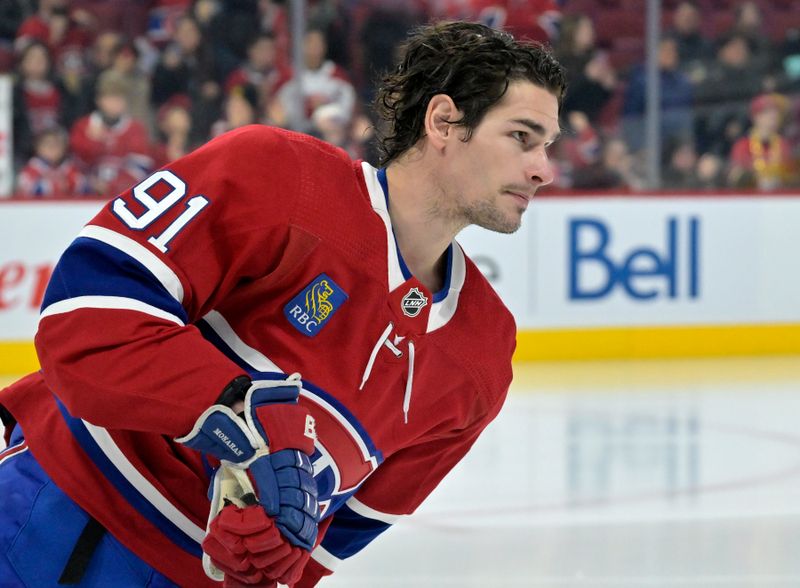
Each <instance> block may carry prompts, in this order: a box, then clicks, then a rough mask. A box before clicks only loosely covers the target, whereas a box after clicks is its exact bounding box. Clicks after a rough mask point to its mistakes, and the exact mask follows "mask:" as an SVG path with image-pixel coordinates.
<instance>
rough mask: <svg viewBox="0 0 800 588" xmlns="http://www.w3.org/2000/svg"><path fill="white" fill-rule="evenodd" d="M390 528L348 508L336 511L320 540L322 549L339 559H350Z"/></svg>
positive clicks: (344, 507) (388, 525) (345, 506)
mask: <svg viewBox="0 0 800 588" xmlns="http://www.w3.org/2000/svg"><path fill="white" fill-rule="evenodd" d="M389 527H391V525H390V524H388V523H384V522H382V521H376V520H375V519H370V518H367V517H362V516H361V515H360V514H358V513H357V512H355V511H354V510H353V509H351V508H350V507H349V506H347V505H344V506H342V507H341V508H340V509H339V510H337V511H336V515H335V516H334V517H333V520H332V521H331V525H330V527H328V530H327V531H326V532H325V537H323V538H322V547H324V548H325V550H326V551H328V552H329V553H330V554H331V555H334V556H335V557H338V558H339V559H345V558H348V557H351V556H353V555H355V554H356V553H358V552H359V551H361V550H362V549H364V548H365V547H366V546H367V545H368V544H369V543H370V541H372V540H373V539H375V537H377V536H378V535H380V534H381V533H383V532H384V531H385V530H386V529H388V528H389Z"/></svg>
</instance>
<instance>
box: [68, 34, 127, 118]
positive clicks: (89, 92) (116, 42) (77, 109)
mask: <svg viewBox="0 0 800 588" xmlns="http://www.w3.org/2000/svg"><path fill="white" fill-rule="evenodd" d="M122 43H123V39H122V35H120V34H119V33H118V32H116V31H103V32H102V33H100V34H99V35H97V36H96V37H95V39H94V42H93V43H92V46H91V48H90V49H89V50H88V51H87V52H86V56H85V58H84V57H83V56H82V57H81V58H80V59H76V60H73V61H71V62H70V63H69V64H65V67H64V68H62V70H61V72H60V80H61V83H62V85H63V87H64V110H63V120H64V126H66V127H67V128H70V127H71V126H72V125H73V124H74V123H75V121H76V120H78V119H79V118H80V117H82V116H86V115H87V114H89V113H90V112H92V110H93V109H94V100H95V92H96V89H97V81H98V79H99V78H100V74H101V73H103V72H104V71H105V70H106V69H108V68H109V67H111V64H112V62H113V60H114V56H115V55H116V54H117V52H118V51H119V49H120V47H121V46H122Z"/></svg>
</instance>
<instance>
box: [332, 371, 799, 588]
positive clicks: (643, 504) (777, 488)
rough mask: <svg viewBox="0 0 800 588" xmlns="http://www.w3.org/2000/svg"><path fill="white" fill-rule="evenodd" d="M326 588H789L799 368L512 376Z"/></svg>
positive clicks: (793, 565) (795, 570)
mask: <svg viewBox="0 0 800 588" xmlns="http://www.w3.org/2000/svg"><path fill="white" fill-rule="evenodd" d="M321 585H323V586H326V587H330V588H335V587H340V588H345V587H348V588H357V587H363V588H367V587H369V588H374V587H385V588H389V587H401V586H402V587H406V586H414V587H420V588H421V587H426V588H428V587H430V588H433V587H439V586H443V587H444V586H447V587H449V586H453V587H455V586H458V587H475V588H477V587H481V588H501V587H523V586H535V587H554V588H567V587H569V588H572V587H595V586H596V587H602V588H611V587H615V588H616V587H619V588H623V587H624V588H650V587H658V588H672V587H684V586H692V587H703V588H741V587H754V588H755V587H758V588H771V587H800V358H798V357H794V358H784V359H780V358H776V359H730V360H692V361H652V362H615V363H611V362H604V363H596V364H593V363H580V364H578V363H561V364H530V365H526V366H518V369H517V370H516V378H515V384H514V386H513V388H512V395H511V396H510V398H509V400H508V403H507V405H506V406H505V408H504V409H503V411H502V412H501V414H500V416H499V417H498V419H497V420H496V421H495V423H493V424H492V425H491V426H490V428H489V429H487V431H486V433H485V434H484V436H483V437H482V438H481V439H480V440H479V441H478V443H477V444H476V445H475V447H474V448H473V451H472V452H471V453H470V454H469V455H468V456H467V457H466V458H465V460H464V461H463V462H462V463H461V464H459V466H458V467H457V469H456V470H455V471H454V472H453V473H452V474H451V476H450V477H449V478H447V479H446V480H445V481H444V482H443V483H442V485H441V486H440V487H439V488H438V489H437V491H436V492H435V493H434V494H433V495H432V496H431V498H430V499H429V502H427V503H426V504H425V505H423V507H422V508H420V510H419V511H418V512H417V513H416V514H415V515H414V516H412V517H410V518H409V519H408V520H406V521H405V522H404V523H401V524H398V525H397V526H396V527H395V528H394V529H392V530H390V531H388V532H387V533H386V535H384V536H383V537H380V538H379V539H378V540H377V541H376V542H375V543H374V544H373V545H371V546H369V547H367V548H366V550H365V551H363V552H362V553H361V554H360V555H359V556H356V557H355V558H353V559H351V560H350V561H346V562H344V563H343V564H342V565H341V566H340V568H339V570H338V572H337V573H336V574H335V575H334V576H332V577H331V578H330V579H329V580H327V581H326V582H324V583H322V584H321Z"/></svg>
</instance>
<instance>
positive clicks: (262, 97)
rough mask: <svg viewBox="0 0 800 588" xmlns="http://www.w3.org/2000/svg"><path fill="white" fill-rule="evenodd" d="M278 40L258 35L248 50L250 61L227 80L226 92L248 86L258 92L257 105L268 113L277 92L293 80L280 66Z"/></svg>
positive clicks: (269, 36)
mask: <svg viewBox="0 0 800 588" xmlns="http://www.w3.org/2000/svg"><path fill="white" fill-rule="evenodd" d="M277 57H278V56H277V49H276V47H275V37H274V36H273V35H271V34H270V33H261V34H259V35H258V36H257V37H256V38H255V39H254V40H253V42H252V43H251V44H250V46H249V47H248V48H247V61H246V62H245V63H243V64H242V65H241V67H239V68H238V69H236V70H234V71H233V72H232V73H231V74H230V75H229V76H228V79H227V80H226V81H225V93H226V94H228V93H230V91H231V90H232V89H233V88H236V87H238V86H241V85H242V84H248V85H250V86H252V87H253V88H255V89H256V91H257V93H258V106H259V108H260V110H261V111H262V112H266V111H267V109H269V108H270V106H271V105H272V103H273V102H274V101H275V98H276V96H277V92H278V89H279V88H280V87H281V85H283V84H284V83H286V82H287V81H288V80H289V79H290V78H291V77H292V73H291V70H289V69H287V68H285V67H281V66H279V65H278V58H277Z"/></svg>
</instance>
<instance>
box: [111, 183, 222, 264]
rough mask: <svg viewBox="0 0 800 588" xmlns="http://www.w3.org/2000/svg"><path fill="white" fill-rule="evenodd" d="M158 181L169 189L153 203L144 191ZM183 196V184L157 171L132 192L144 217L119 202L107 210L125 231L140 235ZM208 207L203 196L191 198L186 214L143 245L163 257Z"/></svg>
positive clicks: (116, 201) (152, 199) (122, 201)
mask: <svg viewBox="0 0 800 588" xmlns="http://www.w3.org/2000/svg"><path fill="white" fill-rule="evenodd" d="M162 181H163V182H166V183H167V184H169V185H170V187H171V188H172V189H171V190H170V191H169V192H168V193H167V194H166V195H165V196H164V197H163V198H162V199H161V200H156V199H155V198H153V197H152V196H150V194H148V192H147V191H148V190H149V189H150V188H152V187H153V186H154V185H155V184H157V183H158V182H162ZM185 195H186V182H184V181H183V180H182V179H180V178H179V177H178V176H176V175H175V174H173V173H172V172H171V171H167V170H161V171H157V172H156V173H154V174H153V175H152V176H150V177H148V178H147V179H145V180H144V181H142V182H141V183H140V184H137V185H136V186H134V188H133V197H134V198H136V200H138V201H139V202H140V203H141V204H142V206H144V208H145V211H144V213H142V214H141V215H140V216H136V215H135V214H133V213H132V212H131V211H130V209H129V208H128V205H127V204H126V203H125V201H124V200H123V199H122V198H117V199H116V200H114V204H113V205H112V207H111V209H112V210H113V211H114V214H116V215H117V216H118V217H119V219H120V220H121V221H122V222H124V223H125V224H126V225H128V227H129V228H131V229H133V230H136V231H141V230H142V229H145V228H147V227H148V226H149V225H150V224H152V223H153V222H155V221H156V219H158V218H159V217H160V216H161V215H162V214H164V213H165V212H167V211H168V210H169V209H170V208H172V207H173V206H175V205H176V204H177V203H178V202H180V200H181V199H182V198H183V197H184V196H185ZM208 203H209V202H208V199H207V198H206V197H205V196H193V197H192V198H190V199H189V201H188V202H187V203H186V210H184V211H183V213H181V215H180V216H179V217H178V218H176V219H175V220H174V221H172V223H171V224H170V225H169V226H168V227H167V228H166V229H164V231H163V232H162V233H161V234H160V235H158V236H152V237H150V238H148V239H147V242H148V243H150V244H152V245H154V246H155V247H157V248H158V249H159V250H160V251H161V252H163V253H166V252H167V251H168V250H169V248H168V247H167V244H168V243H169V242H170V241H171V240H172V239H173V238H174V237H175V235H177V234H178V232H180V230H181V229H183V228H184V227H185V226H186V225H187V223H188V222H189V221H190V220H192V219H193V218H194V217H195V216H196V215H197V213H199V212H200V211H201V210H202V209H203V208H205V206H206V205H207V204H208Z"/></svg>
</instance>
